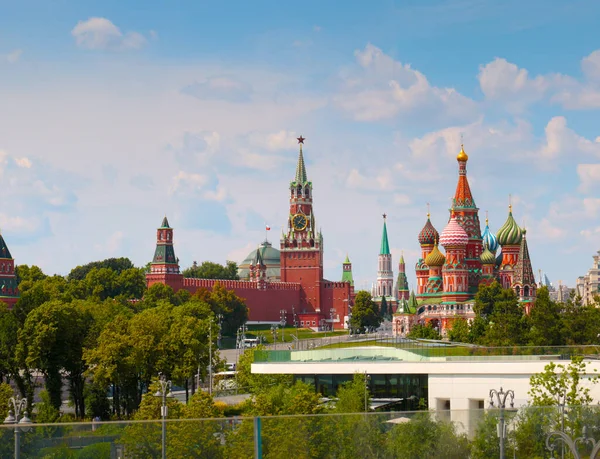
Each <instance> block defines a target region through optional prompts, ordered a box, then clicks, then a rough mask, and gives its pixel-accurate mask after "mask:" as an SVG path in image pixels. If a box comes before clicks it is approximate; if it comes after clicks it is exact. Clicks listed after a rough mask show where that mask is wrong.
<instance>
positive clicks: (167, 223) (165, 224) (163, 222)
mask: <svg viewBox="0 0 600 459" xmlns="http://www.w3.org/2000/svg"><path fill="white" fill-rule="evenodd" d="M160 227H161V228H170V226H169V220H167V216H166V215H165V218H163V221H162V223H161V225H160Z"/></svg>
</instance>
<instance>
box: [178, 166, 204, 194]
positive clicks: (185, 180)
mask: <svg viewBox="0 0 600 459" xmlns="http://www.w3.org/2000/svg"><path fill="white" fill-rule="evenodd" d="M172 182H173V183H172V185H171V188H170V192H171V193H180V194H187V193H195V192H198V191H201V190H202V189H203V188H204V187H205V186H206V185H207V184H208V183H209V179H208V177H207V176H206V175H202V174H194V173H189V172H185V171H179V173H178V174H177V175H176V176H175V177H173V180H172Z"/></svg>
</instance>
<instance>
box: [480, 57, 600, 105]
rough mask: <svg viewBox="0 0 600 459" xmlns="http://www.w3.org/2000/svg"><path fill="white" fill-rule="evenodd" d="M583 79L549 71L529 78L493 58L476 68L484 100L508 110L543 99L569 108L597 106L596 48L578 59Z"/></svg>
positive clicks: (599, 72) (599, 77)
mask: <svg viewBox="0 0 600 459" xmlns="http://www.w3.org/2000/svg"><path fill="white" fill-rule="evenodd" d="M581 68H582V73H583V75H584V79H583V80H581V81H580V80H578V79H576V78H573V77H571V76H569V75H563V74H559V73H551V74H546V75H537V76H535V77H531V76H530V75H529V72H528V71H527V70H526V69H524V68H520V67H518V66H517V65H516V64H513V63H511V62H508V61H507V60H506V59H503V58H496V59H494V60H493V61H492V62H489V63H488V64H485V65H483V66H481V67H480V71H479V76H478V78H479V84H480V87H481V90H482V91H483V93H484V94H485V96H486V98H487V99H488V100H494V101H498V102H500V103H502V104H504V105H506V106H507V108H509V109H511V110H519V111H520V110H523V109H524V108H525V107H527V106H528V105H530V104H532V103H534V102H538V101H540V100H543V99H548V100H549V101H551V102H553V103H558V104H560V105H562V106H563V107H564V108H566V109H569V110H585V109H594V108H600V87H599V86H598V82H599V81H600V50H596V51H594V52H592V53H591V54H589V55H588V56H586V57H584V58H583V59H582V60H581Z"/></svg>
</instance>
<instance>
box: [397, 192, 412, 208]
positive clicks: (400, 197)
mask: <svg viewBox="0 0 600 459" xmlns="http://www.w3.org/2000/svg"><path fill="white" fill-rule="evenodd" d="M411 202H412V200H411V199H410V196H409V195H407V194H402V193H396V194H394V204H396V205H398V206H407V205H409V204H410V203H411Z"/></svg>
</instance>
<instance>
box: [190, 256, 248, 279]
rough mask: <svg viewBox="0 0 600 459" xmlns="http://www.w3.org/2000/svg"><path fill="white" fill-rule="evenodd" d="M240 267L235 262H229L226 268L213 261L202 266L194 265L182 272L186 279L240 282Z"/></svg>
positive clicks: (205, 262) (203, 263)
mask: <svg viewBox="0 0 600 459" xmlns="http://www.w3.org/2000/svg"><path fill="white" fill-rule="evenodd" d="M237 271H238V266H237V263H236V262H235V261H227V262H226V263H225V266H223V265H220V264H219V263H213V262H212V261H204V262H202V264H201V265H200V266H197V265H194V266H190V267H189V268H186V269H184V270H183V271H182V274H183V276H184V277H194V278H198V279H219V280H239V276H238V273H237Z"/></svg>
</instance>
